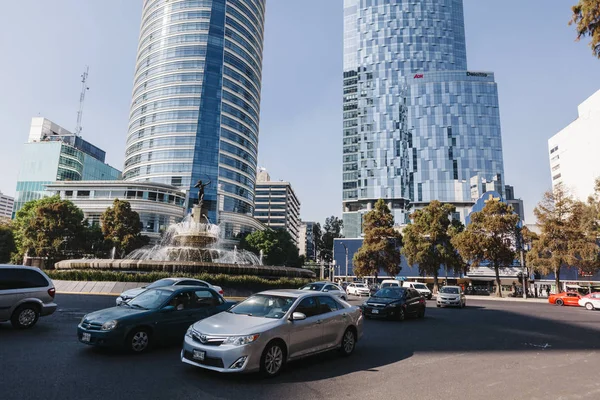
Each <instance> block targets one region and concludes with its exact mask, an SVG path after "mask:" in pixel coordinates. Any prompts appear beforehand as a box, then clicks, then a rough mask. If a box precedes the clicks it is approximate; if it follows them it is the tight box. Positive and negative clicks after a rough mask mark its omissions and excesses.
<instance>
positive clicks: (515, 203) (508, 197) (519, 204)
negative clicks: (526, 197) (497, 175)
mask: <svg viewBox="0 0 600 400" xmlns="http://www.w3.org/2000/svg"><path fill="white" fill-rule="evenodd" d="M504 195H505V201H506V204H508V205H509V206H511V207H512V208H513V210H514V211H515V214H517V215H518V216H519V218H520V219H521V221H525V209H524V206H523V200H522V199H517V198H515V188H514V187H512V186H511V185H504Z"/></svg>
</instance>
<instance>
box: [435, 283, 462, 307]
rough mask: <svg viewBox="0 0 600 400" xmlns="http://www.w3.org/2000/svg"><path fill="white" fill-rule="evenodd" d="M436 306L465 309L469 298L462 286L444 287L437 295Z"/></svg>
mask: <svg viewBox="0 0 600 400" xmlns="http://www.w3.org/2000/svg"><path fill="white" fill-rule="evenodd" d="M436 305H437V306H438V307H444V306H455V307H460V308H463V307H466V305H467V298H466V297H465V294H464V293H463V291H462V289H461V287H460V286H444V287H443V288H441V289H440V291H439V292H438V294H437V299H436Z"/></svg>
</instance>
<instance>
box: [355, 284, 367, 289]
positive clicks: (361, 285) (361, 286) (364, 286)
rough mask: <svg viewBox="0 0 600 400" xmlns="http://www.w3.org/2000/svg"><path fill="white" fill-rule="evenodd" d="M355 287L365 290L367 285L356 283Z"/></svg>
mask: <svg viewBox="0 0 600 400" xmlns="http://www.w3.org/2000/svg"><path fill="white" fill-rule="evenodd" d="M356 287H359V288H366V287H367V285H365V284H364V283H357V284H356Z"/></svg>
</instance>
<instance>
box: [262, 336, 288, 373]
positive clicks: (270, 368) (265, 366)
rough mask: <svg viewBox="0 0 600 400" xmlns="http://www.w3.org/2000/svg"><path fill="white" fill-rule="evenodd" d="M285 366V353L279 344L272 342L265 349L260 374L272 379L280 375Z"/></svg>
mask: <svg viewBox="0 0 600 400" xmlns="http://www.w3.org/2000/svg"><path fill="white" fill-rule="evenodd" d="M284 364H285V351H284V350H283V347H282V346H281V344H280V343H278V342H271V343H269V344H268V345H267V347H265V350H264V351H263V354H262V357H261V358H260V372H261V374H262V375H263V376H265V377H268V378H272V377H274V376H277V375H279V373H280V372H281V369H282V368H283V365H284Z"/></svg>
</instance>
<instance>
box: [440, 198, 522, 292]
mask: <svg viewBox="0 0 600 400" xmlns="http://www.w3.org/2000/svg"><path fill="white" fill-rule="evenodd" d="M518 223H519V216H518V215H517V214H515V213H514V212H513V208H512V207H511V206H509V205H507V204H506V203H503V202H501V201H500V199H490V200H488V201H487V203H486V205H485V207H483V210H481V211H478V212H474V213H473V214H471V223H470V224H469V225H467V227H466V229H465V230H464V231H463V232H461V233H459V234H457V235H456V236H454V238H453V239H452V244H453V245H454V246H455V247H456V249H457V250H458V252H459V253H460V255H461V256H462V258H463V259H464V261H465V262H466V263H469V264H470V265H471V266H472V267H478V266H479V265H480V264H482V263H486V262H487V263H489V265H490V266H491V267H492V268H493V269H494V272H495V274H496V295H497V296H499V297H502V290H501V289H502V288H501V282H500V268H505V267H509V266H511V265H512V263H513V262H514V260H515V256H516V254H515V249H514V243H515V239H516V238H515V232H516V230H517V224H518Z"/></svg>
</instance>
